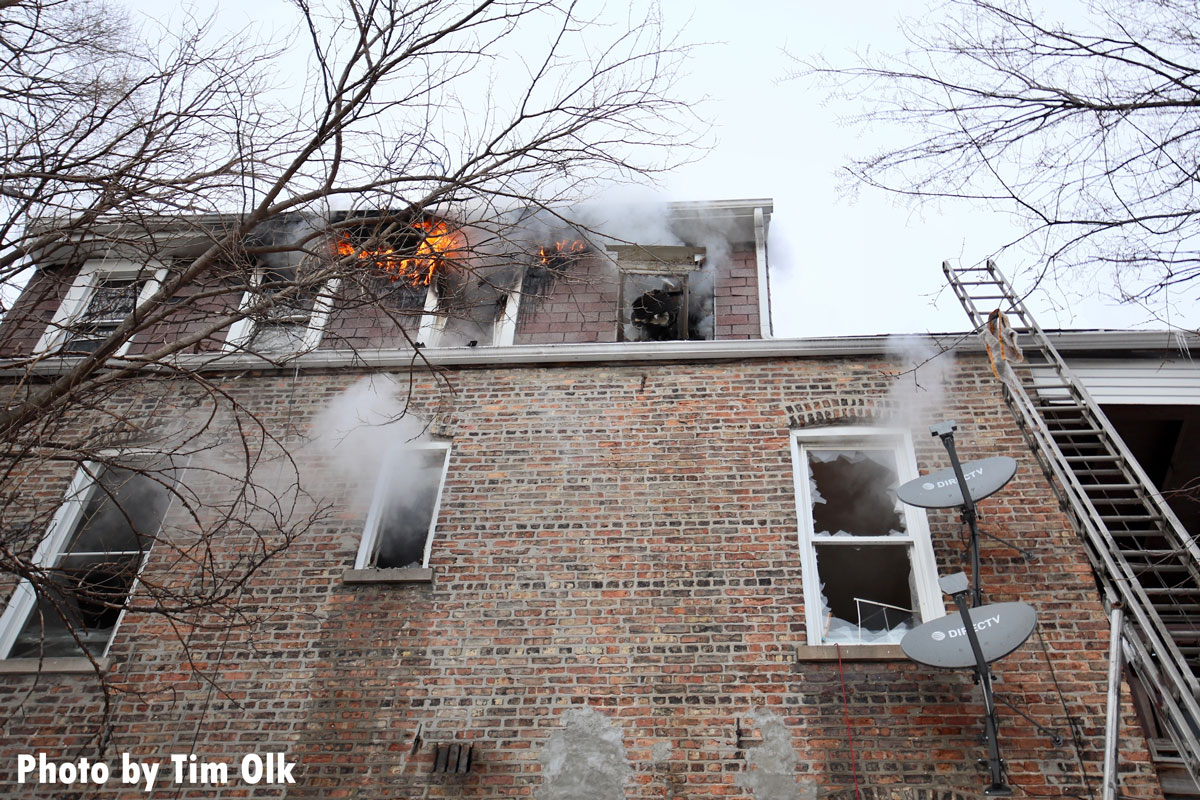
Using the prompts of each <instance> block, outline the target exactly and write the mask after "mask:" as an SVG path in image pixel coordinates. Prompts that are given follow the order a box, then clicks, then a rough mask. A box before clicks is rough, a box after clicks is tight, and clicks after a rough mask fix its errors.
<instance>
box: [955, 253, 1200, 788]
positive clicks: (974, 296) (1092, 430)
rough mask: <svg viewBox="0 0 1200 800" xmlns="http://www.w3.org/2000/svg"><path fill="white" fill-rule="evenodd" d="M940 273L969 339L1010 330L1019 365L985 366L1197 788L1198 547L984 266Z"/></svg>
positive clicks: (1007, 288)
mask: <svg viewBox="0 0 1200 800" xmlns="http://www.w3.org/2000/svg"><path fill="white" fill-rule="evenodd" d="M942 269H943V270H944V271H945V273H946V277H947V279H949V282H950V287H951V288H952V289H953V290H954V294H955V295H956V296H957V297H958V299H959V302H961V303H962V306H963V308H964V309H965V310H966V312H967V314H968V315H969V316H970V318H971V324H972V325H974V326H975V330H976V331H977V332H982V331H984V330H985V329H986V327H987V325H988V319H989V315H990V314H994V313H995V311H996V310H998V311H999V312H1000V313H1002V314H1004V315H1005V316H1006V319H1007V322H1008V324H1009V325H1010V326H1011V328H1012V331H1013V332H1014V333H1016V334H1017V338H1018V341H1019V343H1020V346H1021V349H1022V351H1023V353H1024V360H1023V361H1016V362H1015V363H1014V360H1012V359H1008V360H1002V359H996V369H997V371H998V374H999V375H1000V376H1001V378H1002V381H1003V384H1004V389H1003V391H1004V399H1005V402H1007V403H1008V406H1009V408H1010V409H1011V410H1012V413H1013V416H1014V417H1015V419H1016V421H1017V424H1018V425H1019V426H1020V428H1021V432H1022V434H1023V435H1024V437H1025V440H1026V442H1027V443H1028V444H1029V447H1030V449H1031V450H1032V452H1033V455H1034V457H1035V458H1036V459H1037V462H1038V464H1039V466H1041V468H1042V470H1043V472H1045V474H1046V476H1047V478H1048V479H1049V481H1050V485H1051V486H1052V487H1053V489H1054V492H1055V494H1056V495H1057V496H1058V500H1059V504H1060V506H1061V507H1062V508H1063V510H1064V511H1065V512H1066V513H1067V515H1068V516H1069V517H1070V519H1071V522H1072V524H1073V525H1074V527H1075V530H1076V532H1077V533H1078V534H1079V536H1080V538H1081V539H1082V540H1083V542H1084V544H1085V546H1086V549H1087V553H1088V557H1089V559H1090V560H1091V563H1092V567H1093V569H1094V571H1095V573H1096V576H1097V580H1098V581H1099V583H1100V585H1101V588H1102V590H1104V591H1107V592H1108V593H1109V596H1110V597H1117V598H1119V599H1120V600H1121V601H1122V602H1123V604H1124V608H1125V623H1124V625H1123V626H1122V628H1123V630H1122V640H1123V644H1124V651H1125V654H1126V659H1127V661H1128V663H1129V664H1130V666H1131V667H1132V669H1133V671H1134V673H1135V674H1136V675H1137V677H1138V678H1139V680H1140V682H1141V683H1142V686H1143V689H1144V691H1145V693H1146V696H1147V697H1148V698H1149V701H1150V702H1149V705H1150V706H1152V711H1153V713H1154V714H1155V715H1156V717H1157V719H1156V720H1154V723H1155V724H1156V726H1157V727H1158V729H1159V733H1160V734H1161V735H1162V736H1165V737H1169V739H1170V741H1171V743H1172V744H1173V745H1174V749H1175V750H1176V752H1177V754H1178V757H1179V758H1180V760H1181V761H1182V763H1183V766H1184V767H1185V768H1186V769H1187V771H1188V773H1189V774H1190V775H1191V777H1192V780H1194V781H1196V783H1197V784H1198V785H1200V738H1198V736H1197V733H1198V730H1200V704H1198V703H1197V697H1198V696H1200V680H1198V675H1200V548H1197V546H1196V543H1195V542H1194V541H1192V539H1191V537H1190V536H1189V535H1188V532H1187V531H1186V530H1185V529H1184V527H1183V526H1182V525H1181V524H1180V522H1179V520H1178V519H1177V518H1176V516H1175V514H1174V513H1173V512H1172V511H1171V510H1170V508H1168V507H1167V505H1166V503H1165V502H1164V501H1163V499H1162V497H1161V495H1160V494H1159V492H1158V491H1157V490H1156V489H1155V488H1154V485H1153V484H1152V483H1151V481H1150V480H1149V478H1147V477H1146V474H1145V473H1144V472H1143V471H1142V469H1141V467H1140V466H1139V465H1138V463H1137V461H1136V460H1135V459H1134V457H1133V456H1132V454H1131V453H1130V452H1129V450H1128V449H1127V448H1126V447H1125V444H1124V442H1122V441H1121V437H1120V436H1119V435H1118V434H1117V433H1116V431H1115V430H1114V429H1113V427H1112V425H1111V424H1110V423H1109V421H1108V419H1107V418H1106V417H1105V416H1104V413H1103V412H1102V411H1101V410H1100V408H1099V406H1097V405H1096V403H1095V401H1093V400H1092V398H1091V397H1090V396H1088V393H1087V391H1086V390H1085V389H1084V388H1083V386H1082V385H1081V384H1080V382H1079V381H1078V380H1077V379H1076V378H1075V376H1074V375H1073V374H1072V372H1071V370H1070V369H1069V368H1068V367H1067V365H1066V362H1064V361H1063V359H1062V356H1060V355H1059V353H1058V351H1057V350H1055V349H1054V346H1053V345H1052V344H1051V343H1050V340H1049V339H1048V338H1047V337H1046V334H1045V332H1044V331H1043V330H1042V329H1041V328H1040V327H1038V324H1037V322H1035V321H1034V319H1033V316H1032V315H1031V314H1030V313H1029V311H1028V309H1026V308H1025V305H1024V303H1022V302H1021V299H1020V298H1018V297H1017V295H1016V293H1015V292H1014V291H1013V288H1012V286H1011V285H1010V284H1009V283H1008V281H1007V280H1005V278H1004V276H1003V275H1001V274H1000V271H999V270H998V269H996V265H995V264H994V263H992V262H991V261H989V262H988V263H987V265H986V266H982V267H951V266H950V264H949V263H945V264H943V267H942ZM993 349H994V348H993ZM1147 733H1148V735H1151V736H1153V735H1154V734H1153V733H1152V732H1149V731H1148V732H1147Z"/></svg>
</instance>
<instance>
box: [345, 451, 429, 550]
mask: <svg viewBox="0 0 1200 800" xmlns="http://www.w3.org/2000/svg"><path fill="white" fill-rule="evenodd" d="M450 449H451V448H450V442H414V443H413V444H411V445H409V446H407V447H405V448H403V449H402V450H400V451H399V452H396V453H393V454H391V455H389V456H388V457H387V458H385V459H384V462H383V464H382V465H381V466H380V468H379V477H378V478H377V479H376V481H375V491H374V493H373V494H372V495H371V508H370V510H369V511H368V512H367V521H366V523H365V524H364V525H363V535H362V540H361V541H360V542H359V545H358V555H357V556H355V559H354V568H355V569H378V568H377V567H376V566H375V565H374V564H372V563H371V562H372V560H373V558H374V556H375V547H376V544H377V543H378V541H379V525H380V523H381V522H382V519H383V512H384V509H385V507H386V505H387V494H388V490H389V487H391V485H392V480H391V477H392V472H393V470H394V469H395V468H396V464H397V462H398V461H399V460H400V459H402V458H404V456H405V455H407V454H409V453H414V452H428V451H432V450H440V451H442V452H443V455H442V471H441V474H440V475H439V476H438V485H437V495H436V496H435V497H434V500H433V514H432V515H431V516H430V519H429V529H428V530H427V531H426V532H425V551H424V554H423V555H422V556H421V566H422V567H428V566H429V557H430V555H431V554H432V552H433V536H434V533H435V531H436V530H437V524H438V515H439V514H440V513H441V509H442V493H443V492H445V490H446V475H447V474H449V472H450Z"/></svg>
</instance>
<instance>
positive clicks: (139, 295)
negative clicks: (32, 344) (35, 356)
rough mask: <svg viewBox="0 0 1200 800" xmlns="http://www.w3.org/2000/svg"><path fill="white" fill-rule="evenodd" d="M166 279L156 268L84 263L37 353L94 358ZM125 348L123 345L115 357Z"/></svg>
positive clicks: (153, 265) (161, 268) (126, 346)
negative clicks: (94, 354)
mask: <svg viewBox="0 0 1200 800" xmlns="http://www.w3.org/2000/svg"><path fill="white" fill-rule="evenodd" d="M165 275H166V268H165V267H162V266H161V265H157V264H150V265H146V264H138V263H135V262H132V261H107V260H103V261H102V260H96V261H88V262H86V263H85V264H84V265H83V266H82V267H81V268H80V270H79V274H78V275H77V276H76V277H75V281H74V282H73V283H72V284H71V286H70V288H69V289H67V293H66V295H65V296H64V297H63V301H62V303H61V304H60V305H59V307H58V311H57V312H56V313H55V315H54V319H53V320H52V321H51V322H50V325H49V327H47V328H46V331H45V333H44V334H42V338H41V340H40V341H39V342H38V346H37V352H39V353H50V352H58V353H60V354H62V355H78V356H82V355H87V354H89V353H94V352H96V350H97V349H99V347H100V345H101V344H103V343H104V341H105V340H106V339H108V337H109V336H111V335H112V333H113V332H114V331H115V330H116V329H117V328H118V327H119V326H120V325H121V324H122V323H123V322H125V320H126V319H128V317H129V315H130V314H132V313H133V311H134V309H135V308H137V305H138V303H139V302H141V301H142V300H145V299H147V298H148V297H150V295H152V294H154V292H155V291H156V290H157V289H158V285H159V283H160V282H161V281H162V279H163V278H164V277H165ZM128 347H129V342H128V341H126V342H125V343H124V344H122V345H121V347H120V348H118V349H117V351H116V352H115V353H114V355H121V354H123V353H124V352H125V351H126V350H127V349H128Z"/></svg>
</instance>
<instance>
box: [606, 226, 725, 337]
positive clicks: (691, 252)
mask: <svg viewBox="0 0 1200 800" xmlns="http://www.w3.org/2000/svg"><path fill="white" fill-rule="evenodd" d="M608 249H609V250H610V251H611V252H613V253H615V257H616V260H617V265H618V267H619V269H620V272H621V282H620V284H619V286H618V293H619V294H618V302H617V305H618V309H619V310H618V317H617V340H618V341H623V342H670V341H680V340H686V339H711V338H712V335H713V325H712V308H713V304H712V300H713V298H712V293H713V291H712V273H711V271H702V270H703V266H704V253H705V250H704V248H698V247H686V246H652V247H651V246H643V245H612V246H609V248H608ZM697 276H700V277H699V278H697Z"/></svg>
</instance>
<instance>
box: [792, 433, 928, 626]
mask: <svg viewBox="0 0 1200 800" xmlns="http://www.w3.org/2000/svg"><path fill="white" fill-rule="evenodd" d="M791 439H792V475H793V478H794V480H795V488H796V516H797V520H798V522H799V529H798V531H797V544H798V545H799V547H800V560H801V569H802V570H803V583H804V608H805V614H804V616H805V621H806V625H807V632H808V644H810V645H822V644H826V642H823V641H822V636H823V633H824V631H823V630H822V623H823V622H824V620H823V619H821V615H820V614H819V613H817V610H818V609H820V608H821V607H822V599H821V581H820V577H819V576H820V573H819V572H818V571H817V553H816V548H815V546H814V545H815V543H816V542H818V541H829V540H828V539H823V538H822V539H818V538H817V537H816V536H815V534H814V531H813V527H812V496H811V493H810V491H809V483H808V462H807V460H806V457H805V452H804V449H805V445H814V446H819V447H831V446H836V447H845V448H850V447H858V448H864V449H886V448H890V449H892V451H893V452H894V453H895V455H896V469H897V478H898V480H899V482H900V483H901V484H904V483H906V482H907V481H910V480H913V479H914V478H916V477H918V473H917V459H916V454H915V451H914V449H913V443H912V436H911V434H910V433H909V431H907V430H905V429H902V428H876V427H870V426H866V425H837V426H832V427H825V428H801V429H798V430H793V431H792V437H791ZM900 507H901V509H902V510H903V513H904V516H905V523H906V527H907V531H908V534H909V535H908V536H906V537H903V538H901V537H896V536H855V537H853V544H860V545H861V544H900V543H902V542H907V543H908V544H909V545H910V550H909V553H910V561H911V565H912V570H913V584H914V586H915V588H916V593H917V602H918V605H919V606H920V608H919V609H918V610H919V611H920V614H921V621H922V622H928V621H929V620H932V619H937V618H939V617H942V616H945V613H946V612H945V605H944V604H943V602H942V595H941V591H940V590H939V589H938V585H937V561H936V559H935V558H934V555H933V541H932V539H931V537H930V533H929V520H928V518H927V517H926V515H925V511H924V509H920V508H916V507H914V506H909V505H906V504H904V503H900ZM834 541H835V542H836V543H838V544H840V543H842V540H834ZM847 544H851V543H850V542H847ZM843 646H844V647H846V646H849V647H853V646H855V645H843Z"/></svg>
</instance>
